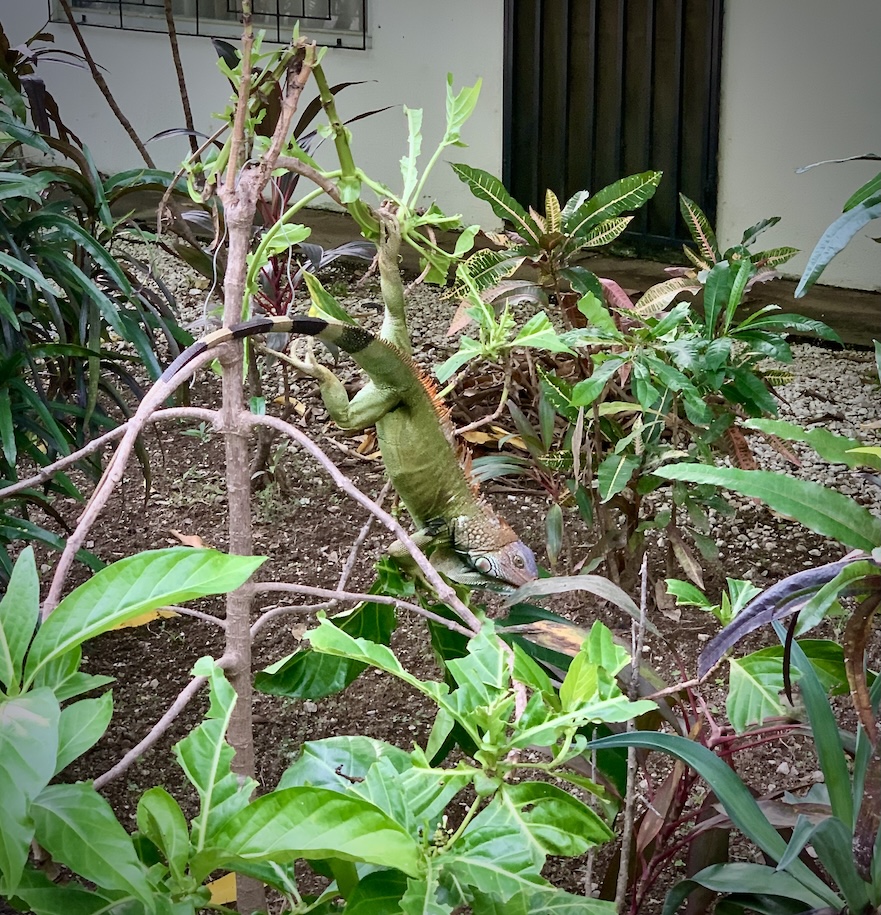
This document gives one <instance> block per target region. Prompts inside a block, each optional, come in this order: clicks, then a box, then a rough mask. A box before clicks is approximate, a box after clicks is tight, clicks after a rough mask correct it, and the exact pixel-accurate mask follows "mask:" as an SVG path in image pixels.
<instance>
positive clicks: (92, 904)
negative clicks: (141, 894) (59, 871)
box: [15, 868, 145, 915]
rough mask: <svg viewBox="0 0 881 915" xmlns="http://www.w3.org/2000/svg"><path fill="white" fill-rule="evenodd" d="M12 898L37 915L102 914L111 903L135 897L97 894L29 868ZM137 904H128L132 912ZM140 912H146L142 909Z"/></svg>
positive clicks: (133, 912)
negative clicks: (56, 880)
mask: <svg viewBox="0 0 881 915" xmlns="http://www.w3.org/2000/svg"><path fill="white" fill-rule="evenodd" d="M15 898H16V899H23V900H24V901H25V902H26V903H27V905H28V906H30V910H31V911H32V912H36V913H39V915H103V913H106V912H109V911H111V910H112V909H113V907H114V906H116V907H122V906H125V905H126V904H129V905H131V903H133V902H134V898H133V897H132V896H131V895H129V896H128V898H124V899H120V898H119V894H109V893H96V892H92V891H91V890H87V889H86V888H85V887H84V886H80V885H79V884H77V883H76V882H75V881H69V882H65V883H60V884H56V883H53V882H52V881H51V880H50V879H49V878H48V877H47V876H46V874H45V872H44V871H40V870H34V869H32V868H28V869H26V870H25V872H24V873H23V874H22V879H21V882H20V883H19V885H18V886H17V887H16V890H15ZM136 908H137V907H136V906H132V907H131V911H132V915H135V910H136ZM141 911H145V910H144V909H143V908H142V909H141Z"/></svg>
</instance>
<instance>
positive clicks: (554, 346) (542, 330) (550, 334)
mask: <svg viewBox="0 0 881 915" xmlns="http://www.w3.org/2000/svg"><path fill="white" fill-rule="evenodd" d="M511 345H512V346H530V347H533V348H535V349H543V350H547V351H548V352H551V353H571V352H572V350H571V349H569V347H568V346H566V344H565V343H564V342H563V341H562V340H561V339H560V337H559V336H558V334H557V332H556V330H554V327H553V325H552V324H551V322H550V320H549V319H548V316H547V315H546V314H545V313H544V312H543V311H540V312H538V314H534V315H533V316H532V317H531V318H530V319H529V320H528V321H527V322H526V323H525V324H524V325H523V328H522V329H521V330H520V333H518V334H517V336H516V337H515V338H514V340H513V342H512V344H511Z"/></svg>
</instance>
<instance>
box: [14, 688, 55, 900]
mask: <svg viewBox="0 0 881 915" xmlns="http://www.w3.org/2000/svg"><path fill="white" fill-rule="evenodd" d="M59 717H60V709H59V707H58V700H57V699H56V698H55V696H54V695H53V693H52V691H51V690H49V689H35V690H33V691H32V692H30V693H28V694H27V695H25V696H19V697H17V698H15V699H9V700H5V701H0V798H2V802H0V803H2V810H3V826H2V828H0V872H2V874H3V877H4V885H5V891H6V893H7V894H8V895H12V894H13V893H14V891H15V888H16V886H17V885H18V881H19V879H20V878H21V874H22V870H23V868H24V865H25V862H26V861H27V857H28V852H29V850H30V842H31V839H32V838H33V836H34V825H33V822H32V820H31V817H30V805H31V802H32V801H33V800H34V798H36V797H37V796H38V795H39V794H40V792H41V791H42V790H43V789H44V788H45V787H46V785H48V784H49V780H50V779H51V778H52V776H53V775H54V774H55V758H56V755H57V753H58V719H59Z"/></svg>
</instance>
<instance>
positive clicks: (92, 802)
mask: <svg viewBox="0 0 881 915" xmlns="http://www.w3.org/2000/svg"><path fill="white" fill-rule="evenodd" d="M31 815H32V816H33V818H34V824H35V827H36V834H35V836H36V840H37V841H38V842H39V843H40V845H42V846H43V848H45V849H46V851H48V852H49V854H50V855H51V856H52V860H53V861H57V862H58V863H60V864H64V865H65V866H67V867H69V868H70V869H71V870H72V871H73V872H74V873H75V874H79V875H80V876H81V877H84V878H85V879H86V880H90V881H91V882H92V883H94V884H95V885H96V886H98V887H100V888H102V889H108V890H119V891H121V892H123V893H131V894H132V895H134V896H135V897H137V898H138V899H139V900H141V901H142V902H143V903H144V905H145V906H146V907H147V909H148V910H150V911H153V910H154V902H153V892H152V889H151V887H150V883H149V881H148V880H147V871H146V868H145V867H144V865H143V864H141V862H140V861H139V860H138V856H137V855H136V854H135V849H134V846H133V844H132V840H131V837H130V836H129V834H128V833H127V832H126V831H125V830H124V829H123V828H122V826H121V825H120V823H119V820H117V819H116V815H115V814H114V813H113V810H112V809H111V807H110V804H108V803H107V801H106V800H104V798H103V797H101V795H100V794H98V793H97V792H96V791H95V790H94V789H93V788H92V786H91V784H90V783H86V782H79V783H78V784H75V785H50V786H49V787H48V788H46V789H44V790H43V791H42V792H41V794H40V796H39V797H38V798H37V799H36V800H35V801H34V803H33V804H32V805H31Z"/></svg>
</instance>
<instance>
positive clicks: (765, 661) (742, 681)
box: [725, 652, 783, 734]
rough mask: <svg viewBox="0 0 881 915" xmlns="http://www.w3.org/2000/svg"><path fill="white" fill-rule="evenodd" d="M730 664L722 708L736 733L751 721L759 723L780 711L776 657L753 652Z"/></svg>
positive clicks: (780, 684) (780, 674)
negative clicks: (726, 692) (726, 691)
mask: <svg viewBox="0 0 881 915" xmlns="http://www.w3.org/2000/svg"><path fill="white" fill-rule="evenodd" d="M730 663H731V668H730V671H729V677H728V696H727V697H726V699H725V710H726V712H727V713H728V720H729V721H730V722H731V726H732V727H733V728H734V730H735V731H737V733H738V734H742V733H743V732H744V731H745V730H746V729H747V727H749V725H751V724H761V723H762V722H763V721H764V720H765V719H766V718H771V717H773V716H775V715H781V714H783V704H782V702H781V701H780V690H781V689H782V688H783V668H782V664H781V659H780V658H775V657H768V656H767V655H761V654H760V653H759V652H754V653H753V654H749V655H747V656H746V657H745V658H732V659H731V662H730Z"/></svg>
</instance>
